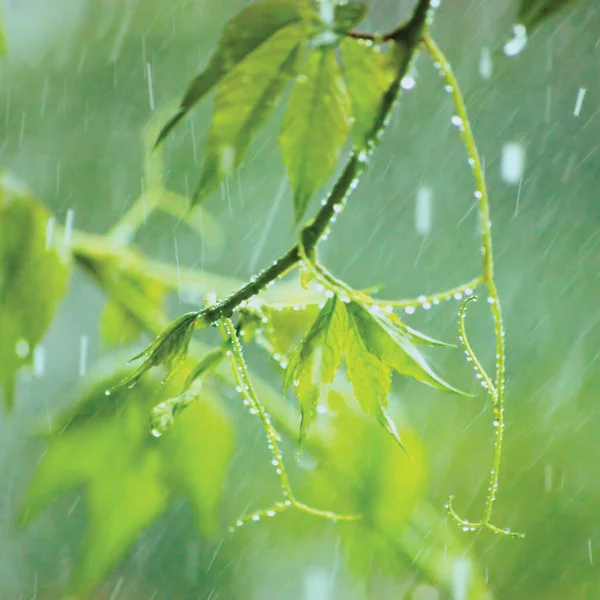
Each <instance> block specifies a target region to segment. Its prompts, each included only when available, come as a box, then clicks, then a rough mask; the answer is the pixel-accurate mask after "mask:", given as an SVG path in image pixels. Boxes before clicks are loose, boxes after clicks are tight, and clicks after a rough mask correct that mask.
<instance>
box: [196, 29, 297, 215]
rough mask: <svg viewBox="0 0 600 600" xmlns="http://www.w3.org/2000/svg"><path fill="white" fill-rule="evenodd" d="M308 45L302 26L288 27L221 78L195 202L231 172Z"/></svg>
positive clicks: (243, 154)
mask: <svg viewBox="0 0 600 600" xmlns="http://www.w3.org/2000/svg"><path fill="white" fill-rule="evenodd" d="M303 46H304V27H303V25H302V24H299V25H288V26H287V27H285V28H283V29H281V30H279V31H278V32H277V33H275V34H274V35H273V36H271V38H270V39H269V40H268V41H266V42H264V43H263V44H261V45H260V46H259V47H258V48H257V49H256V50H255V51H254V52H252V53H250V54H249V55H248V56H247V57H246V58H245V59H244V60H242V61H241V62H240V63H239V64H238V65H237V66H236V67H235V68H234V69H233V70H231V71H230V72H229V73H228V74H227V75H226V76H225V78H224V79H223V81H222V83H221V85H220V86H219V89H218V91H217V96H216V98H215V107H214V110H213V116H212V121H211V126H210V130H209V132H208V139H207V142H206V158H205V161H204V167H203V171H202V176H201V179H200V184H199V187H198V190H197V192H196V194H195V196H194V199H193V203H194V204H196V203H198V202H200V201H201V200H202V199H203V198H204V197H206V196H207V195H208V194H209V193H210V192H212V191H214V190H215V189H216V188H217V187H218V186H219V184H220V183H221V182H222V181H223V179H225V177H228V176H229V175H231V174H232V173H233V171H234V170H235V169H236V168H237V167H238V166H239V165H240V164H241V162H242V160H243V159H244V157H245V155H246V152H247V150H248V146H249V144H250V142H251V141H252V139H253V138H254V136H255V135H256V133H257V132H258V130H259V129H260V127H261V126H262V125H263V124H264V122H265V121H266V120H267V119H268V118H269V117H270V115H271V113H272V111H273V109H274V108H275V106H276V105H277V102H278V100H279V98H280V97H281V94H282V93H283V90H284V88H285V85H286V83H288V81H289V80H290V78H291V77H292V76H293V75H294V73H295V70H296V67H297V65H298V61H299V59H300V58H301V56H302V49H303Z"/></svg>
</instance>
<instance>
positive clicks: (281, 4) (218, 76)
mask: <svg viewBox="0 0 600 600" xmlns="http://www.w3.org/2000/svg"><path fill="white" fill-rule="evenodd" d="M303 4H304V3H303V2H297V1H296V0H264V1H263V2H259V3H257V4H253V5H252V6H249V7H247V8H245V9H244V10H242V11H241V12H239V13H238V14H237V15H236V16H235V17H233V18H232V19H231V20H230V21H229V22H228V23H227V24H226V25H225V27H224V29H223V34H222V36H221V39H220V40H219V44H218V46H217V49H216V51H215V53H214V54H213V55H212V57H211V59H210V61H209V63H208V65H207V67H206V69H204V71H202V73H200V74H199V75H198V76H196V77H195V78H194V79H193V80H192V81H191V82H190V84H189V86H188V88H187V90H186V92H185V94H184V95H183V99H182V100H181V104H180V107H179V110H178V111H177V112H176V113H175V115H174V116H173V117H172V118H171V119H170V120H169V121H168V123H167V124H166V125H165V126H164V127H163V128H162V130H161V131H160V134H159V135H158V138H157V140H156V144H157V145H158V144H160V143H161V142H162V141H163V140H164V138H165V137H166V136H167V135H168V134H169V132H170V131H171V130H172V129H173V128H174V127H175V126H176V125H177V123H179V121H181V119H182V118H183V117H185V115H186V114H187V113H188V112H189V111H190V110H192V109H193V108H194V106H196V104H198V102H200V100H202V98H203V97H204V96H205V95H206V94H207V93H208V92H209V91H210V90H211V89H212V88H213V87H214V86H216V85H217V84H219V83H220V82H221V80H222V79H223V78H224V77H225V76H226V75H227V74H228V73H230V72H231V71H232V70H234V69H235V67H236V66H237V65H238V64H239V63H241V62H242V61H243V60H244V59H245V58H246V57H247V56H248V55H249V54H251V53H252V52H253V51H254V50H256V49H257V48H258V47H259V46H260V45H261V44H263V43H264V42H266V41H268V40H269V39H270V38H271V37H272V36H273V35H275V34H276V33H277V32H278V31H280V30H281V29H283V28H285V27H287V26H288V25H292V24H294V23H296V24H297V23H300V22H301V21H302V20H303V12H304V11H303V8H304V7H303ZM243 87H246V85H244V86H243Z"/></svg>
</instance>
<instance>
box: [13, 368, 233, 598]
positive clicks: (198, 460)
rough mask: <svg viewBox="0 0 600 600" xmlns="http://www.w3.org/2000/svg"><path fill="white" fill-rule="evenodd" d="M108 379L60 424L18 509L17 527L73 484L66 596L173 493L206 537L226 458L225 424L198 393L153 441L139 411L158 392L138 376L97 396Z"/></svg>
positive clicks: (84, 588) (87, 586)
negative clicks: (79, 514)
mask: <svg viewBox="0 0 600 600" xmlns="http://www.w3.org/2000/svg"><path fill="white" fill-rule="evenodd" d="M117 380H118V378H115V377H113V378H111V379H109V380H101V381H100V382H98V383H96V384H95V385H93V386H92V387H91V388H90V389H89V390H88V391H87V392H86V393H85V394H84V396H83V398H82V401H81V403H80V406H79V407H78V410H77V409H76V410H75V412H73V411H69V414H68V416H67V418H64V419H62V420H61V422H60V423H59V426H58V427H57V428H56V429H55V432H54V433H53V434H51V435H50V438H49V447H48V451H47V452H46V454H45V455H44V458H43V459H42V461H41V462H40V464H39V466H38V469H37V471H36V473H35V476H34V479H33V482H32V484H31V487H30V490H29V492H28V495H27V498H26V500H25V502H24V504H23V506H22V508H21V513H22V522H23V524H25V525H27V524H29V523H30V522H31V521H32V520H33V519H34V518H35V517H36V515H37V514H39V512H40V511H41V510H43V509H44V508H45V507H47V506H48V504H49V503H50V502H52V501H53V500H54V499H55V498H56V497H57V496H59V495H60V494H62V493H64V492H65V491H67V490H70V489H73V488H76V487H79V486H82V485H83V489H84V498H85V506H86V512H87V516H88V527H87V533H86V537H85V540H84V546H83V549H82V551H81V552H80V554H79V559H78V563H77V566H76V569H75V572H74V576H73V579H72V581H71V590H70V591H71V593H74V594H78V595H81V596H85V595H87V594H89V593H90V591H91V590H92V589H93V588H94V587H95V585H96V584H97V583H99V582H100V581H101V580H102V579H103V578H104V577H105V576H106V575H107V573H108V572H109V571H110V570H111V569H112V568H113V567H114V566H115V565H116V564H117V563H118V562H119V560H121V558H122V557H123V556H124V555H125V554H126V553H127V552H128V551H129V549H130V548H131V546H132V544H133V543H134V542H135V540H136V539H137V538H138V536H139V534H140V532H141V531H142V529H144V528H145V527H147V526H148V525H149V524H150V523H152V522H153V521H154V520H155V519H157V518H158V517H159V516H160V515H161V514H162V513H163V512H164V511H165V509H166V508H167V507H168V506H169V504H171V503H172V502H173V501H175V500H178V499H179V498H180V496H181V495H185V496H186V497H187V498H188V500H189V501H190V503H191V504H192V506H193V508H194V512H195V516H196V522H197V526H198V530H199V532H200V533H201V534H202V535H211V534H213V533H214V531H215V527H216V523H217V510H218V503H219V499H220V494H221V490H222V486H223V481H224V477H225V472H226V469H227V466H228V464H229V460H230V457H231V449H232V431H231V426H230V424H229V422H228V420H227V418H226V416H225V415H223V414H222V412H221V411H220V410H219V408H218V407H217V405H216V404H215V402H214V401H213V399H212V398H211V397H210V395H208V394H207V393H206V392H203V396H202V398H201V401H200V402H196V403H195V404H194V405H193V406H191V407H190V408H189V409H188V410H187V411H186V412H185V414H184V415H182V416H180V417H179V418H178V419H177V422H176V423H175V425H174V427H173V428H172V429H171V430H170V431H169V434H168V435H167V436H165V437H164V438H161V439H160V440H155V439H153V438H152V437H151V436H150V434H149V430H148V413H149V410H150V407H151V406H152V404H153V403H156V402H157V400H158V399H159V398H160V397H161V394H164V393H167V392H166V390H165V389H164V388H163V387H162V386H160V384H159V382H158V381H157V380H156V379H152V380H150V379H148V380H144V381H142V382H140V384H139V386H138V387H136V388H135V389H134V390H121V391H118V392H116V393H114V394H112V395H111V396H109V397H107V396H106V395H105V391H104V390H106V389H107V388H109V387H111V385H112V384H114V383H115V382H116V381H117ZM107 405H108V406H107Z"/></svg>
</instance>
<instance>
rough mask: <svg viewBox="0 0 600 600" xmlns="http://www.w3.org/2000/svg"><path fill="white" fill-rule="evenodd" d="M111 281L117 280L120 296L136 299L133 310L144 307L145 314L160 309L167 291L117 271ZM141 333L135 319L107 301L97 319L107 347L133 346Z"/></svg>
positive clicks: (124, 272) (147, 281) (153, 283)
mask: <svg viewBox="0 0 600 600" xmlns="http://www.w3.org/2000/svg"><path fill="white" fill-rule="evenodd" d="M113 277H114V278H115V279H116V280H118V282H119V283H118V285H119V286H120V287H121V288H122V291H123V295H126V296H127V297H130V298H131V297H134V298H136V302H135V304H136V306H138V307H139V306H140V304H143V305H146V309H145V311H144V312H150V311H155V310H159V309H161V308H162V305H163V302H164V298H165V293H166V289H165V287H164V286H163V285H162V284H161V283H160V281H158V280H156V279H152V278H142V277H140V276H137V275H133V274H131V273H128V272H126V271H120V270H117V271H116V272H115V273H114V274H113ZM140 333H141V328H140V325H139V323H138V321H137V319H136V318H135V315H134V314H132V313H131V312H129V311H127V310H126V309H124V308H123V307H122V306H121V304H119V303H118V302H116V301H115V300H112V299H109V300H108V302H107V303H106V306H105V307H104V311H103V312H102V317H101V319H100V336H101V337H102V339H103V341H104V342H105V343H106V345H107V346H118V345H119V344H130V343H132V342H135V341H136V340H137V339H138V338H139V336H140Z"/></svg>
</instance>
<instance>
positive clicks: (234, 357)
mask: <svg viewBox="0 0 600 600" xmlns="http://www.w3.org/2000/svg"><path fill="white" fill-rule="evenodd" d="M220 327H221V334H222V336H223V339H224V340H225V341H226V343H228V344H229V350H228V351H227V354H228V356H229V359H230V362H231V367H232V369H233V373H234V376H235V379H236V382H237V386H238V387H237V390H238V391H239V392H240V393H241V394H242V397H243V398H244V404H246V405H247V406H249V407H250V413H251V414H254V415H257V416H258V418H259V419H260V421H261V423H262V425H263V428H264V430H265V434H266V437H267V444H268V446H269V450H270V451H271V455H272V456H273V460H272V461H271V462H272V463H273V466H274V467H275V470H276V472H277V476H278V477H279V486H280V488H281V492H282V494H283V497H284V501H283V502H277V503H276V504H274V505H273V506H270V507H268V508H264V509H261V510H258V511H255V512H252V513H249V514H247V515H244V516H243V517H241V518H240V519H238V520H237V521H236V523H235V525H234V526H232V527H231V528H230V530H232V531H233V530H234V529H236V528H237V527H241V526H242V525H244V523H248V522H249V521H259V520H260V519H261V518H262V517H274V516H275V515H276V514H278V513H280V512H283V511H284V510H286V509H288V508H296V509H297V510H300V511H302V512H305V513H308V514H311V515H313V516H317V517H323V518H325V519H329V520H330V521H355V520H357V519H359V518H360V515H341V514H337V513H334V512H331V511H326V510H320V509H318V508H313V507H312V506H309V505H308V504H304V503H303V502H300V501H299V500H297V499H296V497H295V496H294V494H293V493H292V488H291V485H290V478H289V476H288V473H287V470H286V468H285V464H284V462H283V454H282V452H281V449H280V447H279V441H278V440H279V434H278V433H277V431H276V429H275V427H274V426H273V424H272V423H271V417H270V416H269V414H268V413H267V411H266V410H265V408H264V406H263V405H262V403H261V401H260V400H259V398H258V395H257V393H256V390H255V389H254V386H253V385H252V382H251V380H250V374H249V372H248V367H247V366H246V361H245V360H244V355H243V352H242V345H241V344H240V340H239V338H238V334H237V332H236V330H235V327H234V325H233V323H232V321H231V319H221V321H220Z"/></svg>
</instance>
